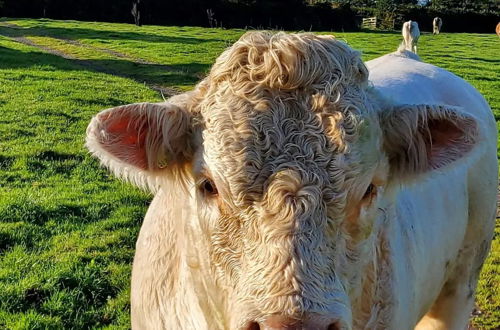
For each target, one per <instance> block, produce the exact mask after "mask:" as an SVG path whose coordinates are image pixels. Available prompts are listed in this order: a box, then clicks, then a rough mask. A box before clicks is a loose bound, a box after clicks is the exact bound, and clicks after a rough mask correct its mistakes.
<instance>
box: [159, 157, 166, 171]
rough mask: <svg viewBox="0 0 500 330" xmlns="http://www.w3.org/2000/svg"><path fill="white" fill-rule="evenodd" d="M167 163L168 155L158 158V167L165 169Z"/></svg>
mask: <svg viewBox="0 0 500 330" xmlns="http://www.w3.org/2000/svg"><path fill="white" fill-rule="evenodd" d="M167 165H168V161H167V157H162V158H160V159H158V168H160V169H163V168H165V167H167Z"/></svg>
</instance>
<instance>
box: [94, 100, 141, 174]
mask: <svg viewBox="0 0 500 330" xmlns="http://www.w3.org/2000/svg"><path fill="white" fill-rule="evenodd" d="M129 112H130V111H127V110H123V111H121V112H120V113H118V114H117V113H113V114H104V115H102V116H101V117H100V119H101V122H102V124H103V127H104V130H105V132H106V137H105V138H103V140H102V141H101V144H102V147H103V148H104V149H105V150H106V151H107V152H109V153H110V154H112V155H113V156H115V157H117V158H119V159H120V160H122V161H124V162H126V163H128V164H131V165H133V166H135V167H138V168H140V169H143V170H146V169H148V159H147V154H146V138H147V134H148V131H149V127H148V125H147V124H148V120H147V118H145V117H146V116H144V115H142V116H141V115H139V114H135V115H131V114H130V113H129Z"/></svg>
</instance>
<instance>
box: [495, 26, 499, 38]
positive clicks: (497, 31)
mask: <svg viewBox="0 0 500 330" xmlns="http://www.w3.org/2000/svg"><path fill="white" fill-rule="evenodd" d="M495 31H496V33H497V36H498V37H500V22H499V23H498V24H497V28H496V29H495Z"/></svg>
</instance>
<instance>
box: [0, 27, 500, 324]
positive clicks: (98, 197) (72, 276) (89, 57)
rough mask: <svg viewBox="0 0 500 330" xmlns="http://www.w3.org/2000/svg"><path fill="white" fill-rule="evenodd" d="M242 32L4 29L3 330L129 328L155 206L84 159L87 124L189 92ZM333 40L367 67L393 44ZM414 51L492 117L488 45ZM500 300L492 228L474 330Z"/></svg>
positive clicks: (0, 149)
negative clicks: (477, 94) (141, 245)
mask: <svg viewBox="0 0 500 330" xmlns="http://www.w3.org/2000/svg"><path fill="white" fill-rule="evenodd" d="M5 23H9V24H16V25H17V27H13V26H10V25H5ZM2 24H3V25H2ZM243 32H244V31H242V30H222V29H203V28H194V27H160V26H144V27H141V28H138V27H135V26H133V25H127V24H109V23H86V22H74V21H52V20H27V19H17V20H14V19H9V20H7V19H4V20H3V22H2V21H0V113H1V116H0V136H1V137H2V138H1V140H0V329H1V328H9V329H11V328H12V329H45V328H95V327H97V328H103V327H104V328H106V327H109V328H113V329H115V328H128V327H129V323H130V319H129V278H130V270H131V261H132V257H133V253H134V244H135V240H136V237H137V233H138V230H139V228H140V224H141V221H142V218H143V216H144V212H145V211H146V208H147V206H148V204H149V201H150V199H151V197H150V196H148V195H146V194H144V193H142V192H140V191H138V190H137V189H135V188H133V187H131V186H129V185H126V184H122V183H120V182H119V181H118V180H115V179H114V178H112V177H111V176H110V175H109V174H108V173H107V172H106V171H105V170H103V169H101V168H100V167H99V166H98V164H97V162H96V161H95V160H94V159H92V158H90V157H89V155H88V154H87V152H86V150H85V149H84V147H83V141H84V137H85V129H86V126H87V124H88V122H89V120H90V118H91V117H92V115H94V114H95V113H97V112H98V111H100V110H102V109H104V108H108V107H112V106H116V105H120V104H126V103H133V102H141V101H151V102H155V101H160V100H161V96H160V95H159V93H157V92H155V91H153V90H151V89H150V88H148V86H161V87H164V88H167V89H168V88H170V89H175V90H186V89H189V88H192V87H193V85H194V84H195V83H196V81H198V80H199V78H200V77H202V76H203V74H204V73H206V72H207V70H208V69H209V67H210V65H211V64H212V63H213V61H214V60H215V58H216V57H217V56H218V54H220V52H221V51H222V50H223V49H224V48H225V47H227V46H228V45H230V44H231V43H232V42H234V41H235V40H237V39H238V37H239V36H240V35H241V34H242V33H243ZM334 34H335V35H336V36H337V38H340V39H343V40H345V41H347V42H348V43H349V44H350V45H351V46H352V47H354V48H356V49H359V50H361V51H362V52H363V58H364V59H365V60H368V59H371V58H374V57H377V56H380V55H382V54H385V53H387V52H390V51H393V50H395V49H396V47H397V45H398V44H399V40H400V36H399V33H334ZM12 38H25V39H23V40H25V41H28V42H32V43H36V44H37V45H39V46H41V47H45V48H46V49H50V50H52V51H53V52H55V53H57V54H59V55H61V54H63V55H65V56H66V57H67V58H68V59H64V58H61V57H59V56H56V55H53V54H50V53H47V52H44V51H41V50H39V49H38V48H36V47H34V46H28V45H24V44H21V43H18V42H15V41H13V39H12ZM18 40H19V39H18ZM419 51H420V55H421V56H422V58H423V59H424V60H425V61H427V62H430V63H433V64H436V65H439V66H442V67H444V68H446V69H448V70H450V71H452V72H454V73H456V74H458V75H459V76H461V77H463V78H465V79H466V80H468V81H469V82H470V83H472V84H473V85H474V86H475V87H476V88H478V89H479V90H480V91H481V92H482V93H483V95H485V97H486V99H487V100H488V102H489V103H490V105H491V106H492V108H493V110H494V112H495V116H496V118H497V119H498V118H499V116H500V82H499V79H498V73H499V72H500V57H499V55H498V54H500V42H499V40H498V37H496V36H495V35H493V34H491V35H485V34H475V35H473V34H446V33H445V34H441V35H439V36H432V35H429V34H424V35H423V36H422V37H421V39H420V49H419ZM499 296H500V226H497V232H496V236H495V241H494V243H493V250H492V253H491V255H490V257H489V259H488V260H487V262H486V264H485V267H484V270H483V273H482V277H481V280H480V283H479V290H478V295H477V301H478V305H479V306H480V308H481V310H482V311H483V314H482V315H480V316H479V317H477V318H475V320H474V323H475V325H476V326H478V327H481V328H484V329H493V328H497V327H500V299H499Z"/></svg>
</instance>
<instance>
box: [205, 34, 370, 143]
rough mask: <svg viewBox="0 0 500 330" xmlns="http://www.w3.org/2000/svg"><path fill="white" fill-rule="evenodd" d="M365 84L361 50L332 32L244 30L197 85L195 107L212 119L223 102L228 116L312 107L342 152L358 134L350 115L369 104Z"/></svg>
mask: <svg viewBox="0 0 500 330" xmlns="http://www.w3.org/2000/svg"><path fill="white" fill-rule="evenodd" d="M367 85H368V70H367V68H366V67H365V65H364V63H363V62H362V60H361V58H360V54H359V52H357V51H354V50H353V49H351V48H350V47H349V46H348V45H346V44H345V43H343V42H341V41H338V40H336V39H335V38H334V37H332V36H317V35H314V34H312V33H299V34H286V33H283V32H278V33H272V32H266V31H264V32H261V31H260V32H248V33H246V34H244V35H243V36H242V37H241V38H240V39H239V40H238V41H237V42H236V43H235V44H234V45H233V46H231V47H230V48H228V49H227V50H226V51H224V52H223V53H222V55H221V56H219V58H218V59H217V61H216V62H215V64H214V65H213V67H212V70H211V71H210V74H209V76H208V77H207V78H206V79H205V80H204V81H203V82H202V83H200V85H199V86H198V88H199V91H200V93H199V98H200V99H199V100H200V102H199V105H200V108H199V109H198V110H201V112H202V114H203V116H204V117H205V118H213V119H215V120H216V119H217V117H218V114H216V113H215V112H216V111H214V109H216V108H221V107H222V108H225V109H226V110H227V111H229V112H231V113H232V114H231V119H232V120H234V119H235V118H238V117H239V116H238V112H243V113H240V115H242V116H243V117H245V118H249V117H251V116H252V114H251V113H249V112H254V111H257V112H259V111H263V110H268V109H272V110H273V111H275V112H279V111H280V108H281V111H284V109H283V108H287V109H286V110H287V111H288V114H285V115H284V117H287V116H292V117H293V116H294V114H293V113H290V108H295V109H297V108H300V109H302V110H310V111H308V112H312V113H313V114H314V116H315V117H316V118H317V119H318V120H319V123H320V126H322V127H323V128H324V132H325V134H326V135H327V136H328V137H329V138H330V139H331V140H332V142H333V143H334V144H335V145H336V146H337V151H339V152H346V151H347V147H348V143H349V142H351V141H352V140H353V139H354V137H355V135H356V132H355V128H356V127H355V126H356V123H355V120H354V117H355V116H356V115H359V114H361V112H362V109H366V107H367V106H369V102H367V97H366V89H367ZM286 103H288V106H287V105H286ZM291 103H293V106H290V104H291ZM368 110H369V109H368ZM358 124H359V123H358Z"/></svg>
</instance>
